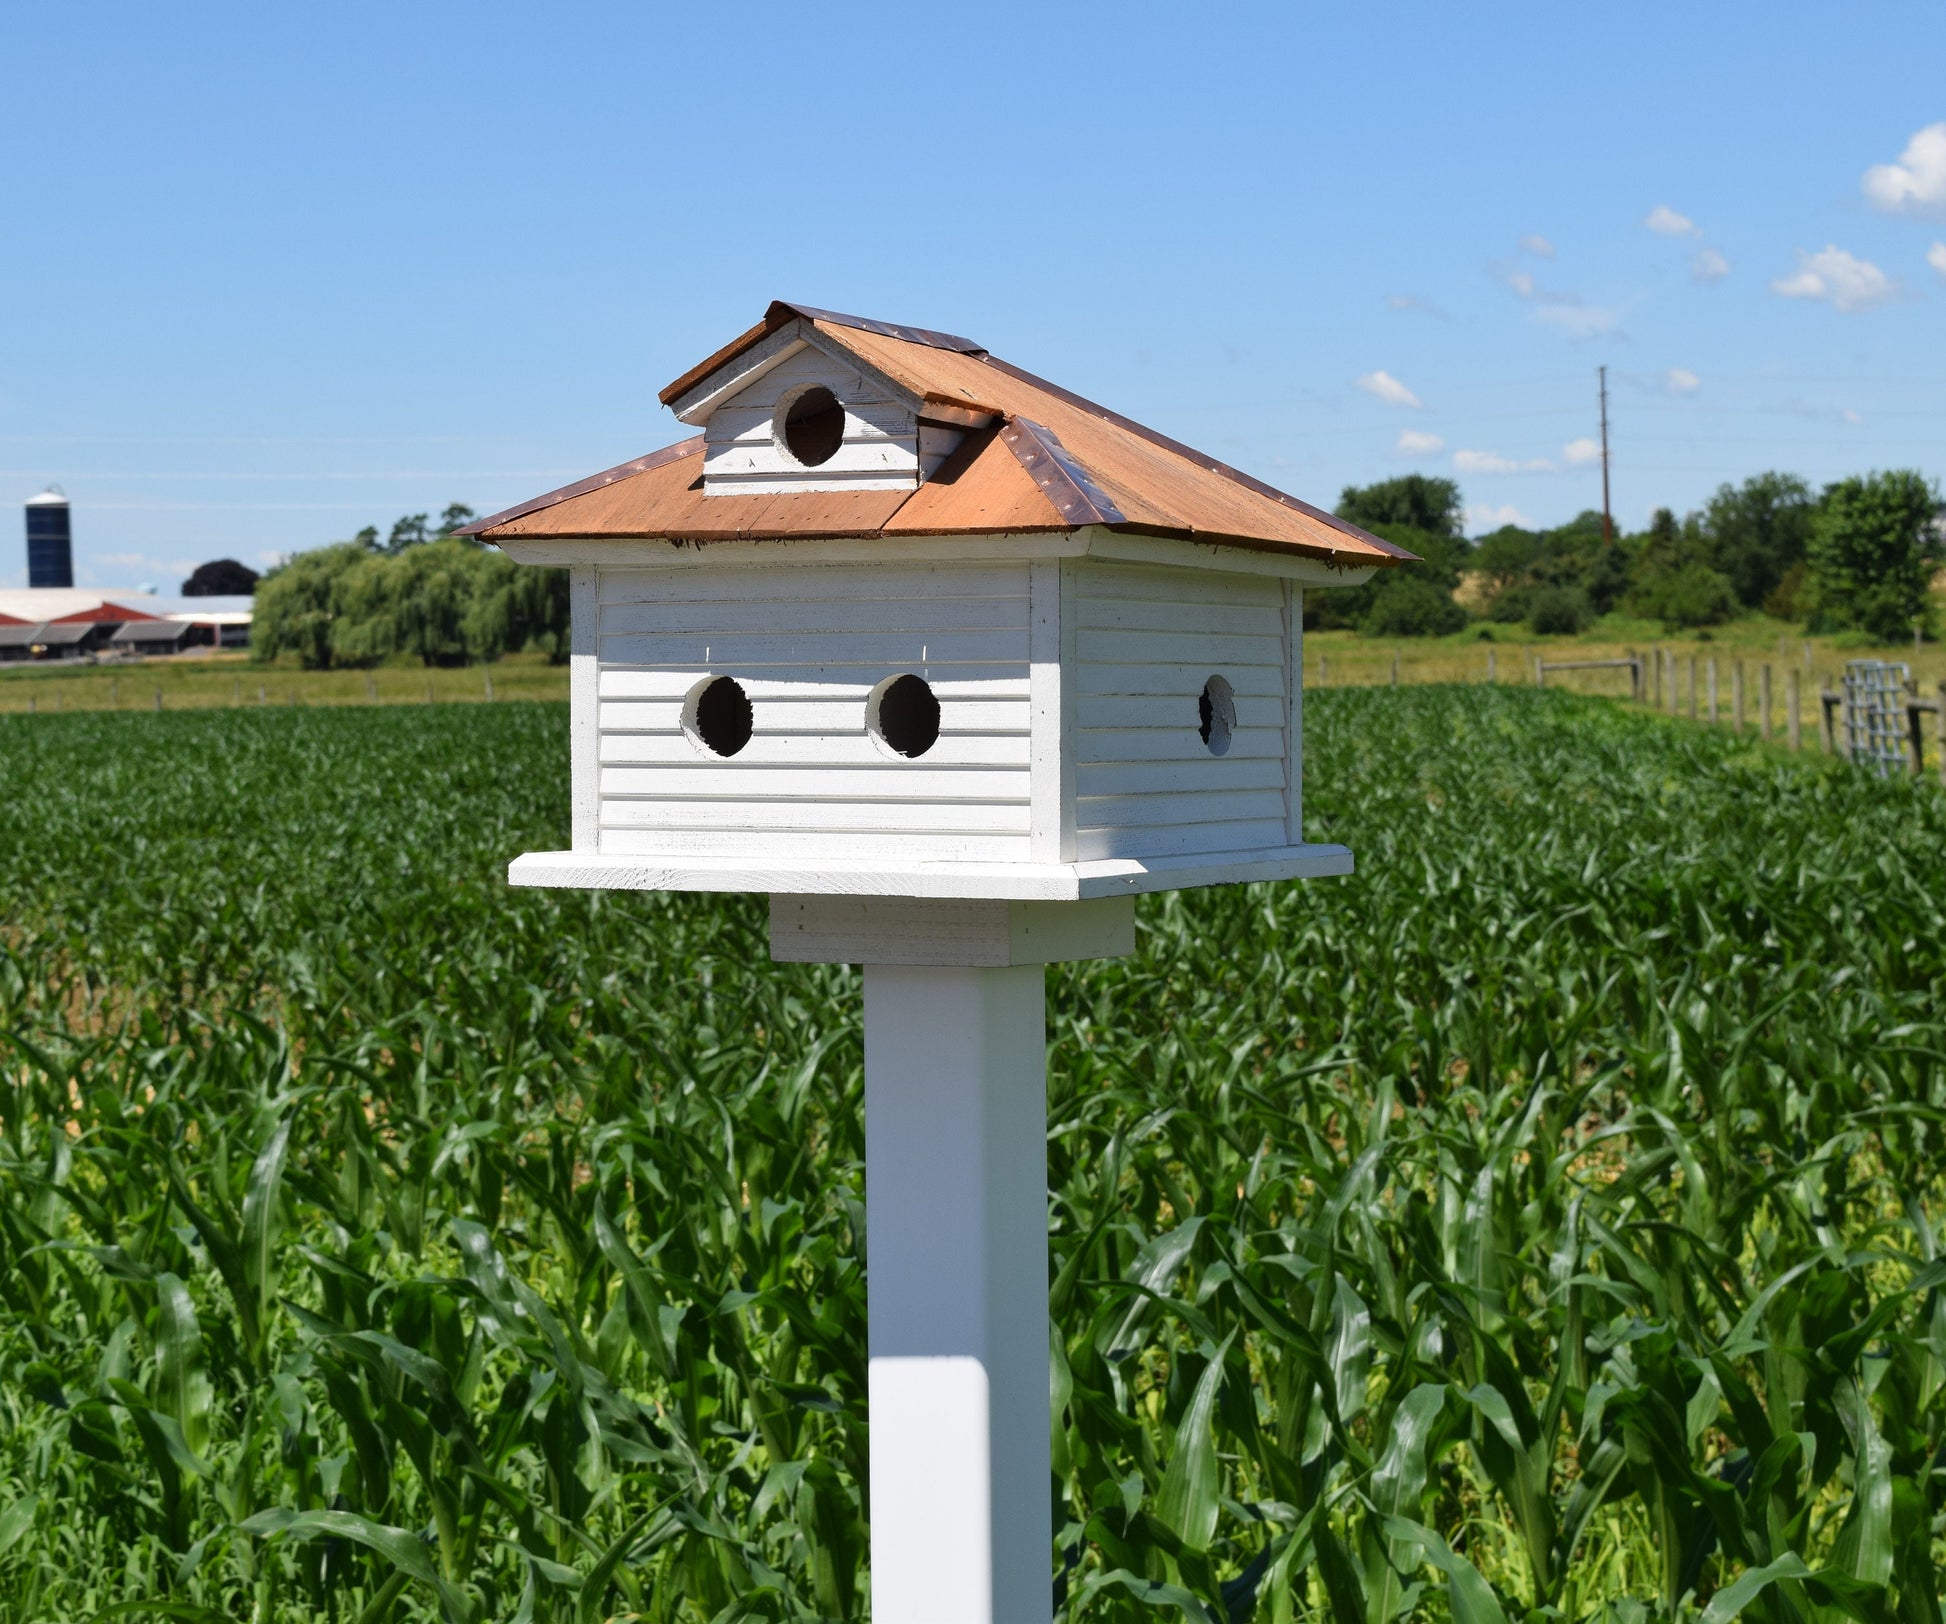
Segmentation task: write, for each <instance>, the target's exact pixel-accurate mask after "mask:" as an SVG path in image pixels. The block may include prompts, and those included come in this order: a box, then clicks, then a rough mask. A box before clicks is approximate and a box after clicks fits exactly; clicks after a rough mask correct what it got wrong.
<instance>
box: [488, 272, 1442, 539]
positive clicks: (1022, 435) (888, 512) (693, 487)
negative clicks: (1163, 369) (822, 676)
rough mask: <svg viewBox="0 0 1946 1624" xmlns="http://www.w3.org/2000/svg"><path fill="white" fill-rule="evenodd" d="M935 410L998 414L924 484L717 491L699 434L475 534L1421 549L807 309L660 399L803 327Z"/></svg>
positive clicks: (974, 351) (1114, 417)
mask: <svg viewBox="0 0 1946 1624" xmlns="http://www.w3.org/2000/svg"><path fill="white" fill-rule="evenodd" d="M798 320H803V321H807V322H809V323H810V324H811V326H812V327H813V328H814V329H815V330H816V332H817V333H818V334H819V335H820V336H821V337H823V338H824V339H825V340H826V341H828V342H829V343H831V344H833V345H835V346H837V347H839V348H841V349H844V350H847V351H849V352H850V353H851V354H852V355H854V356H856V357H857V358H858V359H859V360H860V361H862V362H864V363H865V364H866V365H867V366H870V367H872V368H874V369H876V370H877V371H878V372H880V373H882V374H883V375H884V376H885V377H887V378H888V379H890V380H891V381H892V382H893V383H895V384H898V385H899V386H900V387H901V388H903V389H905V390H906V391H907V392H908V393H909V394H911V395H913V396H914V397H916V398H917V399H918V400H919V401H920V402H921V403H922V404H921V411H922V412H923V410H924V403H927V402H933V403H937V404H940V405H944V406H952V407H957V408H959V409H960V410H962V411H964V410H966V409H969V408H971V409H975V410H979V411H983V412H986V413H988V414H990V415H991V416H993V417H994V418H996V419H998V422H997V423H996V424H995V425H994V426H992V427H990V428H986V429H982V430H976V431H974V432H972V433H969V434H968V435H967V437H966V439H965V440H964V441H963V442H962V443H961V445H960V447H959V450H958V451H956V452H955V453H954V454H953V456H952V457H951V458H950V459H949V460H948V461H947V462H946V464H945V465H944V466H942V467H941V468H940V469H939V470H938V471H937V472H936V473H934V474H932V475H931V476H930V477H929V478H927V479H925V480H924V481H923V482H922V483H921V484H919V485H918V486H917V487H916V488H912V489H903V490H890V491H832V492H814V491H795V492H788V493H783V494H776V495H735V494H720V493H719V494H715V495H705V494H704V491H703V440H702V437H701V436H700V435H699V436H697V437H696V438H694V439H690V440H684V441H681V442H680V443H678V444H676V445H672V446H667V447H665V448H664V449H662V450H661V451H657V452H653V453H651V454H650V455H648V456H646V457H642V458H640V459H638V460H637V461H635V462H630V463H624V464H623V465H622V466H621V467H619V468H611V469H609V470H608V471H607V472H605V473H600V474H595V475H593V476H591V477H590V478H587V479H583V480H579V481H577V482H576V483H574V484H572V485H567V486H564V487H562V488H561V489H560V490H558V491H550V492H548V493H547V494H546V495H545V496H538V497H535V498H534V499H533V500H532V501H529V502H523V503H521V504H520V505H519V506H517V507H511V508H508V509H507V510H506V511H504V512H502V513H495V514H493V515H491V516H489V517H488V518H485V519H481V520H479V521H478V522H476V523H474V524H471V525H468V526H467V527H466V530H465V531H464V532H463V534H468V535H477V536H480V537H481V538H483V539H484V540H487V541H500V540H512V539H515V538H519V537H536V536H560V537H582V536H589V537H617V538H620V537H651V538H667V539H669V540H683V541H724V540H734V539H739V538H748V539H771V538H783V537H803V538H816V537H839V536H898V535H965V534H984V533H987V532H992V531H1015V532H1019V531H1063V530H1076V529H1079V528H1081V527H1082V526H1084V525H1101V526H1104V527H1106V528H1108V529H1111V530H1121V531H1133V532H1138V533H1141V534H1144V535H1160V536H1180V537H1185V538H1188V539H1190V540H1195V541H1209V542H1218V543H1223V544H1226V545H1230V546H1239V547H1249V548H1254V549H1258V550H1266V551H1279V552H1281V551H1286V550H1288V551H1291V552H1295V553H1301V554H1304V555H1306V556H1308V557H1313V558H1323V559H1327V560H1329V561H1331V562H1334V563H1338V564H1343V565H1347V566H1359V565H1367V564H1382V565H1390V564H1398V563H1402V562H1405V561H1408V560H1410V559H1411V558H1412V557H1413V555H1412V554H1411V553H1409V552H1407V551H1405V550H1404V549H1403V548H1400V547H1395V546H1393V545H1392V544H1391V543H1390V542H1387V541H1382V540H1380V539H1379V538H1378V537H1377V536H1374V535H1371V534H1369V533H1367V532H1366V531H1363V530H1360V529H1359V528H1358V527H1357V526H1356V525H1351V524H1347V523H1346V522H1345V521H1344V520H1343V519H1340V518H1338V517H1336V516H1335V515H1333V514H1330V513H1326V512H1324V511H1323V510H1322V509H1319V508H1315V507H1312V506H1311V505H1310V504H1309V503H1308V502H1300V501H1298V500H1297V498H1296V497H1294V496H1287V495H1285V494H1284V493H1283V492H1282V491H1279V490H1275V489H1273V488H1272V487H1271V486H1269V485H1266V484H1264V483H1263V482H1262V481H1260V480H1256V479H1252V478H1251V477H1250V476H1249V475H1248V474H1245V473H1241V472H1239V471H1238V470H1237V469H1235V468H1231V467H1229V466H1228V465H1227V464H1225V463H1221V462H1218V461H1217V460H1216V459H1215V458H1214V457H1207V456H1205V455H1203V453H1201V452H1200V451H1193V450H1191V449H1190V448H1189V447H1188V446H1185V445H1182V444H1179V443H1178V442H1177V441H1174V440H1171V439H1168V438H1167V437H1165V436H1163V435H1160V434H1158V433H1156V432H1155V431H1154V430H1153V429H1149V428H1144V427H1143V426H1142V425H1141V424H1139V423H1135V422H1132V421H1130V420H1129V419H1128V418H1126V417H1123V416H1121V415H1120V414H1119V413H1116V412H1111V411H1109V410H1108V409H1107V408H1106V407H1103V406H1097V405H1096V404H1094V402H1092V401H1088V400H1084V399H1082V398H1081V397H1080V396H1079V395H1074V394H1070V393H1069V392H1068V391H1067V390H1065V389H1062V388H1059V387H1058V386H1056V385H1054V384H1051V383H1048V382H1047V381H1046V380H1045V379H1042V378H1037V377H1035V376H1034V375H1033V374H1032V373H1031V372H1023V371H1022V370H1021V369H1020V368H1018V367H1016V366H1011V365H1009V364H1008V363H1007V362H1005V361H1002V360H1000V359H998V358H997V357H995V356H992V355H989V354H988V353H987V352H986V351H985V350H983V349H982V348H980V346H979V345H977V344H974V343H973V342H972V341H971V340H969V339H964V338H956V337H954V336H953V335H952V334H950V333H937V332H932V331H930V330H928V329H924V328H916V327H900V326H895V325H893V324H891V323H889V322H880V321H871V320H868V319H866V318H864V317H860V316H843V315H839V314H837V313H836V312H835V311H829V310H818V309H814V308H812V307H811V306H808V305H793V304H785V303H782V302H781V301H780V302H778V303H775V304H773V305H771V307H770V309H769V311H768V312H767V313H766V315H765V317H764V319H763V321H762V322H760V323H759V324H758V325H757V326H755V327H752V328H751V329H750V330H749V331H748V332H746V333H743V334H742V335H741V336H739V337H738V338H737V339H735V340H734V341H732V342H731V343H730V344H728V345H726V346H725V347H724V348H722V349H720V350H718V351H717V352H716V353H715V354H714V355H712V356H710V357H709V358H708V359H707V360H704V361H702V362H699V363H698V364H697V365H696V366H694V367H692V368H691V369H690V370H689V371H688V372H685V373H684V374H683V375H682V376H681V377H680V378H678V379H676V380H675V381H674V382H673V383H671V384H670V385H669V386H668V387H667V388H666V389H664V390H663V391H662V393H661V398H662V401H663V403H664V404H665V405H666V404H668V403H670V402H672V401H674V400H676V399H677V398H678V397H680V396H681V395H683V394H684V393H685V392H687V391H688V390H690V389H692V388H693V387H694V386H695V385H696V384H698V383H699V382H701V381H702V380H703V379H704V378H707V377H708V376H709V375H710V374H711V373H713V372H715V371H716V370H717V369H718V368H719V367H722V366H724V365H725V364H726V363H728V362H730V361H732V360H734V359H735V358H736V357H737V356H738V355H739V354H741V353H742V352H743V351H744V350H746V349H748V348H750V346H752V345H753V344H757V343H759V342H761V341H762V340H763V339H765V338H767V337H768V336H769V335H770V334H772V333H774V332H776V331H777V330H778V329H780V328H782V327H785V326H787V325H789V324H790V323H791V322H793V321H798Z"/></svg>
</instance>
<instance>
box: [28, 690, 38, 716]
mask: <svg viewBox="0 0 1946 1624" xmlns="http://www.w3.org/2000/svg"><path fill="white" fill-rule="evenodd" d="M39 709H40V705H39V702H38V700H37V699H36V697H35V696H34V695H33V694H29V695H28V696H27V714H28V715H29V716H32V715H33V714H34V713H35V712H36V711H37V710H39Z"/></svg>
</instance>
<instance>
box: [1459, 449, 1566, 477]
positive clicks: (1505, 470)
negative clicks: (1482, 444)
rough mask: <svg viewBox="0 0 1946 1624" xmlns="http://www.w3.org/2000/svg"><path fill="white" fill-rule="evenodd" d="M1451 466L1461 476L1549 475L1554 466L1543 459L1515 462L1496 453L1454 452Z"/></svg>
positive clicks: (1535, 458) (1536, 458)
mask: <svg viewBox="0 0 1946 1624" xmlns="http://www.w3.org/2000/svg"><path fill="white" fill-rule="evenodd" d="M1453 466H1454V467H1455V468H1456V469H1458V470H1459V472H1461V473H1462V474H1551V473H1553V472H1554V464H1553V463H1551V462H1549V461H1548V460H1547V458H1545V457H1532V458H1530V459H1529V460H1527V461H1526V462H1516V461H1515V460H1514V459H1513V458H1512V457H1503V456H1501V455H1500V453H1499V452H1497V451H1455V452H1454V453H1453Z"/></svg>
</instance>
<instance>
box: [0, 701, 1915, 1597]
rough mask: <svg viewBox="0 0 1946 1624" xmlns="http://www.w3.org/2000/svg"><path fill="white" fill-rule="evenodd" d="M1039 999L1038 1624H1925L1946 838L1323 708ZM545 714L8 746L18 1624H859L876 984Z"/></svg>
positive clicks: (1452, 716)
mask: <svg viewBox="0 0 1946 1624" xmlns="http://www.w3.org/2000/svg"><path fill="white" fill-rule="evenodd" d="M1308 709H1309V721H1310V734H1309V740H1308V744H1309V749H1308V752H1307V755H1308V765H1309V773H1308V784H1307V800H1308V808H1309V812H1308V817H1309V833H1310V835H1311V837H1312V838H1314V839H1318V838H1322V839H1333V840H1343V841H1345V842H1346V843H1348V844H1350V845H1351V846H1352V847H1353V848H1354V849H1355V850H1356V852H1357V853H1358V858H1359V865H1360V867H1359V873H1358V875H1357V876H1356V877H1355V878H1353V879H1349V880H1340V881H1325V882H1318V883H1314V884H1310V885H1293V886H1282V887H1256V888H1249V889H1238V890H1232V891H1227V892H1218V893H1192V894H1185V895H1181V896H1174V897H1166V898H1153V899H1149V900H1147V901H1145V902H1144V903H1143V904H1142V905H1141V908H1140V910H1139V912H1138V921H1139V927H1140V938H1139V943H1140V945H1139V949H1138V952H1137V954H1136V956H1135V957H1134V958H1132V959H1130V960H1127V961H1124V962H1116V963H1101V964H1088V965H1079V966H1070V967H1064V968H1057V969H1055V970H1053V971H1051V972H1050V989H1049V990H1050V999H1049V1010H1050V1030H1049V1033H1048V1041H1049V1066H1050V1099H1049V1107H1050V1122H1051V1124H1052V1127H1051V1132H1050V1140H1049V1153H1050V1183H1051V1190H1050V1197H1049V1212H1050V1225H1051V1230H1052V1237H1053V1255H1052V1270H1051V1279H1050V1285H1049V1292H1050V1306H1051V1310H1052V1316H1051V1318H1052V1325H1053V1328H1054V1329H1053V1334H1052V1337H1051V1359H1050V1366H1051V1386H1052V1399H1053V1442H1054V1462H1055V1482H1054V1484H1053V1486H1052V1492H1051V1495H1050V1501H1051V1507H1052V1516H1051V1521H1050V1527H1049V1558H1048V1560H1049V1571H1050V1579H1051V1582H1052V1585H1053V1598H1054V1604H1053V1612H1054V1615H1055V1617H1056V1618H1057V1619H1059V1620H1061V1621H1064V1624H1079V1621H1082V1620H1087V1621H1102V1624H1136V1621H1145V1620H1151V1619H1156V1620H1158V1621H1160V1620H1167V1621H1170V1624H1173V1621H1175V1620H1178V1619H1181V1620H1187V1621H1189V1624H1244V1621H1246V1620H1262V1621H1267V1624H1285V1621H1291V1620H1300V1619H1301V1620H1314V1619H1315V1620H1331V1621H1334V1624H1354V1621H1355V1624H1385V1621H1387V1620H1390V1619H1393V1618H1401V1617H1403V1618H1414V1619H1418V1618H1426V1619H1435V1620H1444V1619H1451V1620H1455V1621H1458V1624H1499V1621H1502V1620H1552V1619H1560V1620H1597V1619H1599V1620H1610V1621H1616V1624H1622V1621H1631V1624H1633V1621H1647V1620H1651V1619H1688V1618H1700V1619H1701V1620H1704V1621H1705V1624H1727V1621H1728V1620H1730V1619H1732V1618H1735V1617H1738V1616H1742V1617H1745V1618H1748V1619H1752V1620H1762V1621H1767V1624H1768V1621H1778V1624H1783V1621H1793V1624H1795V1621H1805V1624H1812V1621H1822V1620H1828V1619H1860V1620H1869V1621H1884V1624H1892V1621H1898V1624H1920V1621H1937V1620H1939V1619H1940V1608H1939V1603H1938V1600H1937V1597H1936V1593H1937V1590H1938V1588H1939V1586H1938V1582H1937V1575H1938V1573H1939V1571H1940V1568H1939V1564H1940V1561H1941V1558H1942V1554H1943V1553H1946V1538H1943V1537H1942V1535H1943V1533H1946V1528H1943V1526H1942V1512H1943V1511H1946V1478H1943V1477H1942V1473H1943V1472H1946V1457H1943V1456H1942V1448H1943V1447H1946V1299H1943V1298H1942V1296H1941V1287H1942V1285H1946V1260H1943V1259H1942V1257H1941V1255H1940V1246H1939V1239H1938V1235H1937V1229H1938V1227H1939V1225H1940V1224H1941V1222H1942V1219H1946V1186H1943V1185H1942V1174H1946V973H1943V967H1946V945H1943V944H1946V797H1942V796H1941V795H1940V794H1939V792H1938V791H1937V790H1936V789H1933V788H1931V787H1929V786H1926V785H1924V784H1917V785H1915V784H1911V783H1906V782H1880V781H1877V780H1873V779H1867V778H1865V777H1863V776H1861V775H1856V774H1854V773H1852V772H1851V771H1850V770H1849V769H1847V768H1843V767H1840V766H1837V765H1835V764H1828V763H1822V762H1815V761H1807V760H1801V759H1800V760H1787V759H1785V758H1783V757H1781V756H1780V755H1774V754H1772V753H1770V752H1767V751H1763V750H1761V749H1759V748H1757V747H1756V746H1754V745H1752V744H1751V743H1750V742H1749V741H1747V740H1745V741H1739V740H1736V739H1734V738H1730V737H1726V736H1724V735H1723V734H1720V733H1709V732H1705V731H1703V730H1700V729H1693V728H1683V727H1678V726H1676V725H1674V724H1670V723H1666V722H1664V721H1662V720H1660V719H1658V718H1655V717H1652V716H1645V715H1643V714H1641V713H1639V712H1628V711H1624V710H1622V709H1620V708H1618V707H1614V706H1610V705H1605V704H1602V703H1601V702H1599V701H1595V700H1590V699H1586V698H1583V697H1580V696H1576V695H1573V694H1568V693H1560V692H1552V691H1549V692H1534V691H1531V690H1522V691H1510V690H1488V689H1483V688H1477V687H1476V688H1470V689H1468V688H1406V689H1400V690H1385V689H1363V690H1341V691H1331V692H1327V693H1324V694H1321V695H1318V696H1316V697H1315V698H1314V700H1313V702H1312V704H1311V705H1310V706H1309V707H1308ZM566 731H567V730H566V715H565V710H564V708H562V707H559V706H555V705H537V704H520V703H507V704H499V705H495V706H493V707H490V708H488V707H475V708H470V709H466V710H461V709H458V708H439V709H434V708H424V707H422V708H405V707H399V708H386V709H373V710H356V709H343V710H293V711H288V712H282V713H280V712H277V711H275V710H272V711H269V712H261V713H252V712H227V713H226V712H203V713H190V712H181V713H166V714H164V715H161V716H117V715H113V714H71V715H61V716H48V715H42V716H36V717H28V716H6V717H0V781H4V782H5V783H6V784H7V786H8V800H9V806H8V814H7V819H6V821H5V824H4V826H0V899H4V900H3V901H0V908H3V909H4V913H0V1078H4V1083H3V1085H0V1616H4V1617H5V1618H7V1619H9V1620H19V1621H22V1624H40V1621H48V1624H52V1621H62V1624H67V1621H75V1620H87V1619H91V1618H113V1617H126V1616H133V1617H141V1618H171V1619H187V1620H211V1621H214V1620H253V1621H258V1624H273V1621H277V1624H295V1621H299V1620H303V1621H310V1620H330V1621H343V1624H354V1621H355V1624H378V1621H380V1620H397V1621H405V1620H415V1621H416V1620H428V1621H430V1620H441V1621H443V1624H486V1621H488V1620H493V1621H511V1624H537V1621H554V1624H594V1621H597V1620H606V1619H610V1618H623V1619H632V1618H640V1619H644V1620H654V1621H657V1624H663V1621H668V1624H674V1621H683V1624H716V1621H721V1624H728V1621H732V1620H742V1619H764V1620H814V1619H817V1620H841V1619H842V1620H856V1619H860V1618H863V1617H865V1616H867V1615H868V1614H869V1610H870V1585H869V1573H868V1571H867V1569H866V1566H865V1552H866V1528H865V1520H864V1504H865V1499H864V1497H865V1493H866V1487H867V1484H866V1463H867V1449H866V1438H867V1432H866V1428H867V1417H866V1414H865V1407H864V1392H865V1325H864V1301H865V1297H864V1273H863V1271H864V1269H865V1268H866V1267H867V1266H868V1260H867V1259H866V1258H865V1257H864V1256H863V1255H862V1252H861V1246H860V1240H861V1237H862V1234H863V1223H862V1216H863V1207H862V1202H863V1201H864V1200H865V1198H866V1191H865V1189H864V1188H863V1177H862V1163H863V1144H862V1125H861V1111H860V1100H861V1055H860V1041H859V1036H858V1017H859V988H858V982H857V977H856V974H855V972H852V971H848V970H844V969H841V968H834V967H822V966H790V967H784V966H773V965H771V964H770V963H769V962H768V959H767V955H766V951H765V941H764V932H763V923H764V916H763V911H762V903H761V901H760V900H759V899H746V898H729V899H717V898H701V897H673V898H672V897H659V896H616V895H609V896H600V895H579V894H570V893H534V892H524V893H523V892H514V891H511V890H509V889H508V888H507V887H506V886H505V884H504V879H503V865H504V863H505V861H506V859H507V858H508V857H509V856H511V855H513V854H515V853H518V852H520V851H523V850H527V849H535V848H553V847H558V846H561V845H564V844H565V843H566V840H565V833H566V824H567V805H566V791H567V771H566V763H567V743H566Z"/></svg>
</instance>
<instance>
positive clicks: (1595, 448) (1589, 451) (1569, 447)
mask: <svg viewBox="0 0 1946 1624" xmlns="http://www.w3.org/2000/svg"><path fill="white" fill-rule="evenodd" d="M1561 460H1562V461H1563V462H1565V463H1566V464H1567V465H1568V466H1569V467H1570V468H1586V467H1587V466H1588V464H1590V463H1591V462H1600V461H1601V442H1600V441H1599V440H1591V439H1589V438H1588V437H1587V436H1586V435H1583V436H1582V437H1581V438H1580V439H1579V440H1570V441H1568V443H1567V444H1566V445H1564V446H1562V447H1561Z"/></svg>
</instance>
